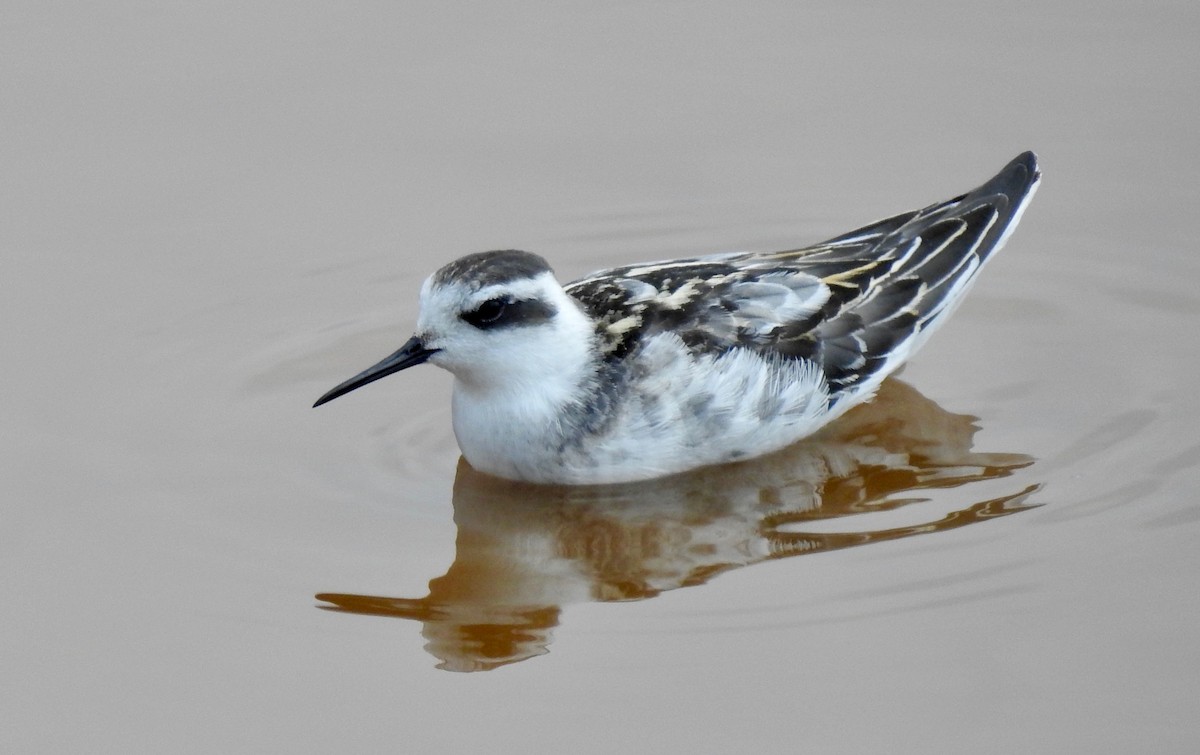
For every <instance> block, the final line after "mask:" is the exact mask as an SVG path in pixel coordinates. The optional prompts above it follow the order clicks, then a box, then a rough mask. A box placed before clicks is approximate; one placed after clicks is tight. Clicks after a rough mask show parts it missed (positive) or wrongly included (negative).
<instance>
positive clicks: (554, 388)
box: [313, 152, 1041, 485]
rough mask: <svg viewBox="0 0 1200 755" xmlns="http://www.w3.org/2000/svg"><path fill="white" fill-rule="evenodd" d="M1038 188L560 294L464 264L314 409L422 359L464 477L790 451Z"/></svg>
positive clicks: (1024, 177) (909, 340) (896, 347)
mask: <svg viewBox="0 0 1200 755" xmlns="http://www.w3.org/2000/svg"><path fill="white" fill-rule="evenodd" d="M1040 180H1041V172H1040V170H1039V168H1038V163H1037V157H1036V155H1034V153H1032V152H1025V153H1022V154H1021V155H1018V156H1017V157H1016V158H1014V159H1013V160H1012V161H1011V162H1009V163H1008V165H1006V166H1005V167H1004V168H1003V169H1002V170H1001V171H1000V172H999V173H998V174H996V175H995V176H994V177H993V178H991V179H990V180H989V181H987V182H986V183H984V184H983V185H981V186H979V187H978V188H976V189H974V190H973V191H969V192H967V193H965V194H961V195H959V196H956V197H954V198H953V199H949V200H947V201H944V202H939V203H936V204H933V205H930V206H928V207H925V208H924V209H920V210H916V211H912V212H906V213H902V214H899V215H895V216H892V217H889V218H886V219H884V220H880V221H877V222H874V223H871V224H870V225H867V226H864V227H862V228H859V229H857V230H855V231H851V232H849V233H845V234H842V235H840V236H836V237H834V238H831V239H829V240H828V241H824V242H822V243H819V244H815V245H812V246H806V247H803V248H799V249H791V250H787V251H778V252H733V253H725V254H714V255H706V256H697V257H690V258H685V259H672V260H664V261H659V262H648V263H640V264H633V265H627V266H623V267H614V268H611V269H606V270H601V271H598V272H595V273H592V274H590V275H587V276H585V277H583V278H581V279H579V280H576V281H573V282H570V283H567V284H566V285H562V284H560V283H559V282H558V280H557V279H556V278H555V275H554V272H553V270H552V269H551V267H550V265H549V263H547V261H546V260H545V259H544V258H542V257H540V256H538V255H536V254H532V253H530V252H525V251H519V250H511V249H509V250H498V251H486V252H477V253H473V254H468V255H466V256H464V257H461V258H459V259H457V260H454V261H453V262H450V263H449V264H446V265H445V266H443V267H442V268H440V269H439V270H437V271H436V272H434V273H433V274H432V275H430V276H429V277H428V278H427V279H425V281H424V283H423V284H422V286H421V290H420V309H419V314H418V317H417V323H416V329H415V334H414V335H413V336H412V337H411V338H410V339H409V340H408V341H407V342H406V343H405V344H404V345H403V346H401V347H400V349H399V350H397V351H396V352H395V353H393V354H391V355H390V356H388V357H387V358H385V359H384V360H382V361H380V362H379V363H378V364H375V365H374V366H372V367H370V368H368V369H366V370H364V371H363V372H361V373H359V374H358V375H355V376H354V377H352V378H350V379H349V380H347V381H345V382H343V383H341V384H339V385H337V386H336V387H334V388H333V389H331V390H330V391H328V392H327V393H325V394H324V395H323V396H321V398H320V399H318V400H317V402H316V403H315V404H313V406H314V407H317V406H320V405H322V404H324V403H326V402H329V401H332V400H333V399H335V398H338V397H339V396H342V395H345V394H346V393H349V392H350V391H353V390H355V389H357V388H361V387H362V386H365V385H367V384H369V383H372V382H374V381H376V380H379V379H380V378H383V377H386V376H388V375H391V374H393V373H396V372H399V371H401V370H405V369H408V368H409V367H413V366H416V365H419V364H423V363H429V364H433V365H435V366H437V367H441V368H443V369H445V370H448V371H449V372H450V373H451V374H452V375H453V377H454V386H453V392H452V399H451V407H452V412H451V414H452V424H453V428H454V434H455V437H456V439H457V441H458V445H459V448H460V450H461V451H462V454H463V456H464V457H465V459H466V460H467V462H468V463H469V464H470V465H471V466H472V467H473V468H474V469H476V470H478V471H482V472H484V473H487V474H491V475H495V476H498V477H503V478H507V479H510V480H520V481H525V482H530V483H541V484H556V485H595V484H609V483H627V482H636V481H640V480H647V479H652V478H658V477H664V476H668V475H673V474H680V473H684V472H687V471H689V470H692V469H696V468H699V467H705V466H710V465H715V464H724V463H731V462H737V461H740V460H745V459H750V458H753V457H756V456H761V455H764V454H767V453H770V452H773V451H777V450H780V449H782V448H784V447H786V446H789V445H791V444H793V443H795V442H797V441H799V440H801V439H802V438H804V437H806V436H809V435H811V434H812V433H814V432H816V431H817V430H818V429H820V428H822V427H824V426H825V425H827V424H828V423H829V422H831V421H833V420H835V419H836V418H838V417H839V416H841V415H843V414H844V413H845V412H846V411H848V410H849V409H850V408H852V407H854V406H856V405H858V404H861V403H863V402H865V401H868V400H870V398H871V397H872V396H873V395H874V393H875V391H876V390H877V389H878V387H879V385H880V383H881V382H882V381H883V380H884V378H886V377H887V376H888V375H889V374H891V373H893V372H894V371H895V370H896V369H897V368H898V367H900V366H901V365H902V364H904V363H905V361H906V360H908V359H909V358H910V357H912V355H913V354H914V353H916V351H917V349H919V348H920V346H921V345H922V344H924V342H925V341H926V339H927V338H928V337H929V335H930V334H931V333H932V332H933V331H934V330H935V329H936V328H937V327H938V326H940V325H941V324H942V323H944V322H945V321H946V319H947V317H948V316H949V315H950V314H951V312H952V311H953V310H954V309H955V308H956V307H957V306H958V305H959V304H960V303H961V301H962V299H963V296H964V294H966V292H967V290H968V289H969V288H970V286H971V285H972V284H973V283H974V282H975V280H976V279H977V276H978V273H979V270H980V269H981V268H982V267H983V265H984V264H985V263H986V262H987V261H988V260H989V259H990V258H991V256H992V255H993V254H994V253H995V252H996V251H997V250H999V249H1000V248H1001V247H1002V246H1003V245H1004V243H1005V242H1006V241H1007V240H1008V238H1009V236H1010V235H1011V234H1012V232H1013V229H1014V228H1015V227H1016V225H1017V223H1018V222H1019V221H1020V218H1021V215H1022V214H1023V212H1024V211H1025V208H1026V206H1027V205H1028V203H1029V201H1030V199H1031V198H1032V197H1033V195H1034V193H1035V191H1036V189H1037V187H1038V184H1039V182H1040Z"/></svg>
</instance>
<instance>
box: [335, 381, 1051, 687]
mask: <svg viewBox="0 0 1200 755" xmlns="http://www.w3.org/2000/svg"><path fill="white" fill-rule="evenodd" d="M972 420H973V418H971V417H968V416H965V415H959V414H950V413H949V412H946V411H944V410H943V409H941V407H939V406H937V405H936V404H934V403H933V402H932V401H930V400H929V399H927V398H925V397H924V396H922V395H920V394H919V393H917V392H916V391H915V390H914V389H913V388H911V387H910V386H908V385H906V384H905V383H902V382H899V381H897V380H895V379H892V380H889V381H886V382H885V383H884V385H883V387H882V388H881V390H880V392H879V396H878V397H877V398H876V399H875V401H873V402H871V403H869V404H866V405H863V406H860V407H858V408H856V409H854V410H853V411H851V412H850V413H848V414H847V415H846V416H845V417H843V418H842V419H841V420H839V421H837V422H835V423H834V424H833V425H832V426H830V427H829V428H827V429H826V430H825V431H823V432H822V433H820V434H819V435H817V436H814V437H812V438H810V439H808V440H806V441H802V442H800V443H798V444H796V445H794V446H792V447H790V448H788V449H786V450H784V451H781V452H779V453H777V454H773V455H771V456H768V457H764V458H761V459H756V460H753V461H749V462H743V463H740V464H732V465H727V466H722V467H711V468H707V469H701V470H697V471H695V472H691V473H688V474H685V475H678V476H675V477H671V478H667V479H662V480H653V481H649V482H641V483H630V484H624V485H606V486H588V487H548V486H538V485H530V484H527V483H518V482H510V481H508V480H500V479H497V478H494V477H488V476H486V475H483V474H480V473H478V472H476V471H474V470H473V469H471V468H470V467H469V466H468V465H467V464H466V462H460V464H459V468H458V477H457V479H456V480H455V484H454V520H455V523H456V524H457V526H458V539H457V543H456V545H457V552H456V557H455V560H454V563H453V564H452V565H451V567H450V569H449V571H447V572H446V574H445V575H443V576H441V577H438V578H436V579H433V580H431V581H430V582H429V595H428V596H426V597H424V598H386V597H375V596H368V595H346V594H334V593H324V594H321V595H318V596H317V598H318V599H319V600H322V601H325V602H327V603H329V604H332V605H326V606H322V608H326V609H328V610H332V611H341V612H346V613H360V614H372V615H378V616H393V617H398V618H406V619H416V620H418V621H421V622H423V623H424V625H425V626H424V635H425V637H426V639H428V640H429V642H428V644H427V645H426V649H427V650H428V651H429V652H430V653H432V654H433V655H434V656H436V657H437V658H439V659H441V661H442V662H441V663H440V664H439V668H443V669H448V670H453V671H482V670H489V669H493V668H496V667H498V666H503V665H505V664H509V663H515V662H517V661H523V660H526V659H527V658H531V657H533V656H535V655H542V654H544V653H546V652H548V646H549V644H550V642H551V632H552V630H553V628H554V627H555V626H557V624H558V617H559V613H560V611H561V607H562V606H563V605H565V604H568V603H574V602H582V601H610V600H640V599H644V598H650V597H653V596H655V595H658V594H659V593H660V592H663V591H664V590H671V589H674V588H677V587H689V586H693V585H700V584H703V583H705V582H707V581H708V580H709V579H711V578H712V577H713V576H715V575H717V574H720V573H721V572H724V571H727V570H729V569H735V568H738V567H741V566H748V565H750V564H755V563H758V562H760V561H765V560H768V559H775V558H786V557H788V556H798V555H801V554H805V553H819V552H821V551H829V550H835V549H838V548H846V547H849V546H852V545H864V544H867V543H874V542H881V541H884V540H895V539H897V538H903V537H909V536H911V535H920V534H923V533H927V532H938V531H941V530H948V529H953V528H955V527H961V526H963V525H966V524H972V523H974V522H980V521H983V520H985V519H989V518H991V517H997V516H1004V515H1007V514H1012V513H1015V512H1017V511H1022V510H1025V509H1028V508H1031V505H1030V504H1027V503H1025V499H1026V498H1027V497H1028V496H1029V495H1030V494H1031V493H1032V492H1033V491H1034V489H1035V488H1036V486H1031V487H1029V488H1026V489H1024V490H1021V491H1019V492H1016V493H1013V494H1010V495H1006V496H1002V497H999V498H992V499H989V500H983V501H977V502H975V503H972V504H971V505H969V506H965V507H964V508H961V509H959V510H957V511H954V512H953V513H950V514H948V515H946V516H944V517H942V518H939V519H936V520H934V521H928V522H924V523H921V524H915V525H910V526H903V527H894V528H891V529H881V530H869V531H843V532H837V533H823V532H813V531H808V532H806V531H804V527H805V525H806V523H808V526H809V527H810V528H814V529H815V526H814V525H813V524H812V523H813V522H815V521H817V520H826V519H833V518H837V517H844V516H848V515H852V514H865V513H869V512H878V511H885V510H890V509H898V508H900V507H903V506H907V505H909V504H913V503H918V502H924V501H927V500H929V499H928V498H927V497H924V496H922V495H921V491H923V490H930V489H934V488H951V487H957V486H961V485H966V484H968V483H974V482H980V481H983V480H991V479H995V478H1000V477H1005V476H1007V475H1009V474H1011V473H1012V472H1013V471H1014V470H1016V469H1020V468H1021V467H1025V466H1028V465H1029V464H1031V463H1032V459H1031V458H1030V457H1028V456H1024V455H1020V454H995V453H974V452H972V451H971V441H972V438H973V436H974V434H975V430H976V429H977V428H976V427H975V426H974V424H973V423H972ZM964 497H965V494H964ZM869 521H870V517H867V519H866V521H864V522H863V524H867V523H868V522H869ZM820 529H828V526H827V525H826V526H825V527H821V528H820Z"/></svg>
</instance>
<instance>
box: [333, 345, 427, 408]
mask: <svg viewBox="0 0 1200 755" xmlns="http://www.w3.org/2000/svg"><path fill="white" fill-rule="evenodd" d="M437 351H438V350H437V349H427V348H425V344H424V343H422V342H421V339H420V338H418V337H417V336H413V337H412V338H410V339H408V342H407V343H405V344H404V345H403V346H401V347H400V350H399V351H397V352H396V353H395V354H392V355H391V356H390V357H388V358H387V359H385V360H383V361H382V362H380V363H379V364H377V365H375V366H373V367H368V368H367V369H365V370H363V371H362V372H360V373H358V374H357V375H355V376H354V377H352V378H350V379H349V380H347V381H346V382H344V383H342V384H341V385H339V386H338V387H336V388H334V389H333V390H331V391H330V392H329V393H326V394H325V395H324V396H322V397H321V398H319V399H317V403H315V404H313V408H314V409H315V408H317V407H318V406H320V405H321V404H324V403H326V402H328V401H333V400H334V399H335V398H337V397H338V396H344V395H345V394H347V393H349V392H350V391H352V390H354V389H355V388H362V387H363V386H364V385H366V384H367V383H374V382H375V381H376V380H378V379H379V378H384V377H387V376H388V375H391V374H392V373H393V372H399V371H400V370H406V369H408V368H409V367H413V366H415V365H418V364H421V363H422V362H424V361H425V360H426V359H429V357H431V356H433V355H434V354H436V353H437Z"/></svg>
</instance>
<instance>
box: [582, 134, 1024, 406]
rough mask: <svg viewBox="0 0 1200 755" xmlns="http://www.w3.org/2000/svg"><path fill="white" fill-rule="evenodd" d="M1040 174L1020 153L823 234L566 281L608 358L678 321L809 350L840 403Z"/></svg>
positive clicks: (914, 329) (895, 357) (707, 342)
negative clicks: (961, 183)
mask: <svg viewBox="0 0 1200 755" xmlns="http://www.w3.org/2000/svg"><path fill="white" fill-rule="evenodd" d="M1039 177H1040V174H1039V173H1038V170H1037V165H1036V162H1035V158H1034V156H1033V154H1032V153H1025V154H1022V155H1020V156H1018V157H1017V158H1016V159H1014V160H1013V161H1012V162H1011V163H1009V164H1008V165H1007V166H1006V167H1005V168H1004V170H1002V171H1001V172H1000V173H999V174H998V175H997V176H996V177H995V178H993V179H992V180H990V181H988V182H987V183H986V184H984V185H983V186H981V187H979V188H978V189H975V190H974V191H972V192H970V193H968V194H964V195H961V196H958V197H955V198H953V199H950V200H948V201H945V202H940V203H938V204H934V205H931V206H929V207H926V208H924V209H922V210H917V211H915V212H908V213H904V214H901V215H896V216H894V217H890V218H887V219H885V220H881V221H878V222H876V223H872V224H871V225H868V226H865V227H863V228H860V229H858V230H855V231H852V232H850V233H847V234H843V235H841V236H838V237H836V238H833V239H830V240H828V241H825V242H823V243H820V244H816V245H813V246H809V247H804V248H800V249H793V250H789V251H782V252H772V253H754V252H747V253H733V254H720V255H713V256H705V257H695V258H690V259H680V260H671V261H668V262H662V263H644V264H638V265H630V266H627V267H618V268H613V269H609V270H602V271H599V272H596V273H593V274H591V275H589V276H587V277H586V278H583V279H581V280H578V281H575V282H574V283H570V284H568V285H567V286H566V291H567V293H568V294H569V295H570V296H572V297H573V298H574V299H575V300H577V301H578V302H579V303H580V305H581V306H582V307H583V310H584V311H585V312H586V313H587V314H588V315H589V316H590V317H592V319H593V320H594V321H595V323H596V333H597V335H598V337H599V340H600V343H601V344H602V351H603V353H604V355H605V358H606V359H609V360H620V359H623V358H625V357H626V356H627V355H628V354H629V353H630V352H631V351H633V350H635V349H637V348H638V347H639V345H640V344H642V343H644V342H645V341H646V340H647V339H649V338H652V337H653V336H655V335H657V334H660V333H664V332H673V333H675V334H676V335H678V336H679V337H680V339H681V340H682V341H683V343H684V344H686V345H687V347H688V348H689V349H691V350H692V351H693V352H694V353H697V354H699V353H702V352H703V353H721V352H724V351H728V350H730V349H733V348H743V349H749V350H751V351H754V352H757V353H759V354H764V355H765V354H768V353H770V354H776V355H781V356H784V357H786V358H790V359H806V360H810V361H812V362H814V363H815V364H817V365H818V366H819V368H820V369H821V371H822V372H823V374H824V376H825V379H826V381H827V382H828V384H829V387H830V395H829V401H830V403H831V404H834V403H836V402H838V401H839V400H841V399H842V398H844V397H848V396H855V395H857V394H858V393H859V392H860V391H861V389H863V388H864V387H867V386H873V385H877V383H878V380H876V379H874V378H880V379H881V378H882V376H883V375H886V374H887V373H888V372H890V371H891V370H892V369H894V368H895V367H896V366H898V362H900V361H903V359H904V358H905V357H906V356H907V355H908V354H909V353H911V352H912V350H913V348H915V346H916V345H917V342H919V341H922V340H924V339H923V337H922V336H924V335H928V333H929V332H930V331H931V330H932V328H933V327H934V326H936V325H937V324H938V323H939V320H940V319H941V315H943V314H944V313H946V312H948V310H949V309H950V308H951V307H952V306H953V305H954V303H955V302H956V301H957V299H958V298H959V297H960V296H961V295H962V293H964V292H965V290H966V288H967V287H968V286H969V285H970V283H971V282H972V281H973V279H974V277H975V274H976V273H977V272H978V271H979V269H980V267H981V266H982V265H983V263H985V262H986V261H987V259H988V257H989V255H990V254H991V253H992V251H993V250H995V249H996V248H997V247H998V246H999V244H998V242H999V241H1000V240H1002V239H1003V238H1004V235H1005V233H1006V231H1007V230H1008V229H1009V228H1010V227H1011V226H1012V225H1013V224H1014V223H1015V222H1016V220H1017V219H1018V218H1019V215H1020V213H1021V211H1022V210H1023V208H1024V204H1025V201H1026V200H1027V198H1028V197H1029V195H1030V194H1031V193H1032V191H1033V189H1034V188H1035V186H1036V183H1037V181H1038V179H1039ZM881 373H882V374H881Z"/></svg>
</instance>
